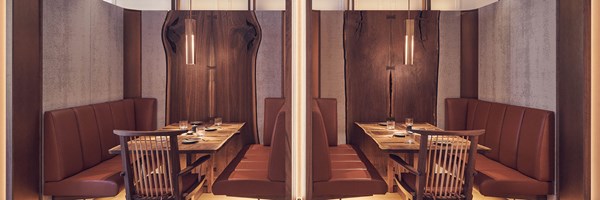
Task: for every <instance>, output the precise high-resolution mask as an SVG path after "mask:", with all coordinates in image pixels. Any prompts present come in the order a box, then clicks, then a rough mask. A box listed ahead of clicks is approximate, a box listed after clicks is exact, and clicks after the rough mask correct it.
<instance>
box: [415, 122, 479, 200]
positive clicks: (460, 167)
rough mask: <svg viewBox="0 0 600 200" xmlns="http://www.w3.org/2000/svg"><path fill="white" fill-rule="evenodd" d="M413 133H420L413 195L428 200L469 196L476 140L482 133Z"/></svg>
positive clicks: (471, 131) (473, 131)
mask: <svg viewBox="0 0 600 200" xmlns="http://www.w3.org/2000/svg"><path fill="white" fill-rule="evenodd" d="M414 132H417V133H419V134H421V138H420V149H419V155H418V156H419V161H418V162H419V163H418V166H417V171H418V173H419V174H420V175H419V176H418V180H417V181H416V187H417V188H416V190H417V191H416V192H417V196H421V197H427V198H432V199H446V198H467V197H470V196H471V191H472V187H473V172H474V168H475V153H476V152H477V140H478V136H480V135H482V134H483V133H484V132H485V131H484V130H468V131H424V130H415V131H414ZM417 199H421V198H417ZM467 199H470V198H467Z"/></svg>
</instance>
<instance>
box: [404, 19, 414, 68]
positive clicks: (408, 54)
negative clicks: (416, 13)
mask: <svg viewBox="0 0 600 200" xmlns="http://www.w3.org/2000/svg"><path fill="white" fill-rule="evenodd" d="M405 23H406V35H405V36H404V65H413V64H414V54H415V20H414V19H407V20H406V21H405Z"/></svg>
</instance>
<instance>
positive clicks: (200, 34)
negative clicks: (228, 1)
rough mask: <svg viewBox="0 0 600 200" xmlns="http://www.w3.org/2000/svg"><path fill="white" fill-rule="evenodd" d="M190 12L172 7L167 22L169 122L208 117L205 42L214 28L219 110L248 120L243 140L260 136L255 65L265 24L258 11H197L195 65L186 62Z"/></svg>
mask: <svg viewBox="0 0 600 200" xmlns="http://www.w3.org/2000/svg"><path fill="white" fill-rule="evenodd" d="M186 17H188V12H184V11H170V12H169V13H168V16H167V19H166V22H165V25H164V27H163V42H164V45H165V49H166V52H167V53H166V54H167V74H168V80H167V90H168V92H167V99H168V100H167V106H168V108H167V113H168V114H167V117H168V119H167V121H168V123H174V122H177V121H179V120H180V119H187V120H190V121H196V120H201V121H209V120H210V115H209V104H208V100H209V89H208V85H209V68H208V67H207V66H208V58H209V48H208V45H207V44H208V41H209V40H208V38H209V36H210V34H214V35H213V37H214V41H215V63H216V71H215V73H216V75H215V83H216V115H217V116H219V117H222V118H223V121H224V122H246V126H244V128H243V130H242V139H243V141H244V143H246V144H249V143H255V142H257V134H256V133H257V130H256V92H255V82H256V81H255V68H256V55H257V53H258V45H259V44H260V37H261V30H260V27H259V25H258V20H257V19H256V16H255V15H254V13H253V12H249V11H218V12H217V11H194V12H193V13H192V17H193V18H194V19H196V22H197V25H196V28H197V29H196V37H195V40H196V46H195V52H196V64H195V65H186V64H185V48H184V45H185V43H184V42H185V39H184V31H185V27H184V23H183V21H184V19H185V18H186ZM211 19H212V21H213V22H211ZM211 23H212V25H211Z"/></svg>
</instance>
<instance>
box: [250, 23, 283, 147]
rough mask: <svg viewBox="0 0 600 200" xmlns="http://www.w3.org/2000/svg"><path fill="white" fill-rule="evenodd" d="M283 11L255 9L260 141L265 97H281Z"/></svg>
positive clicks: (262, 130)
mask: <svg viewBox="0 0 600 200" xmlns="http://www.w3.org/2000/svg"><path fill="white" fill-rule="evenodd" d="M282 16H283V13H282V12H278V11H257V12H256V18H258V23H259V24H260V28H261V29H262V40H261V42H260V47H259V48H258V55H257V58H256V115H257V118H256V123H257V124H258V137H259V140H260V142H261V144H262V143H264V141H263V132H264V111H265V108H264V105H265V98H273V97H275V98H278V97H283V88H282V87H283V85H282V83H283V77H282V75H283V49H282V48H283V45H282V42H283V39H282V38H283V35H282V25H283V24H282V19H283V17H282Z"/></svg>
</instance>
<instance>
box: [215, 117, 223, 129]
mask: <svg viewBox="0 0 600 200" xmlns="http://www.w3.org/2000/svg"><path fill="white" fill-rule="evenodd" d="M222 124H223V119H222V118H220V117H217V118H215V126H217V127H220V126H221V125H222Z"/></svg>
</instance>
